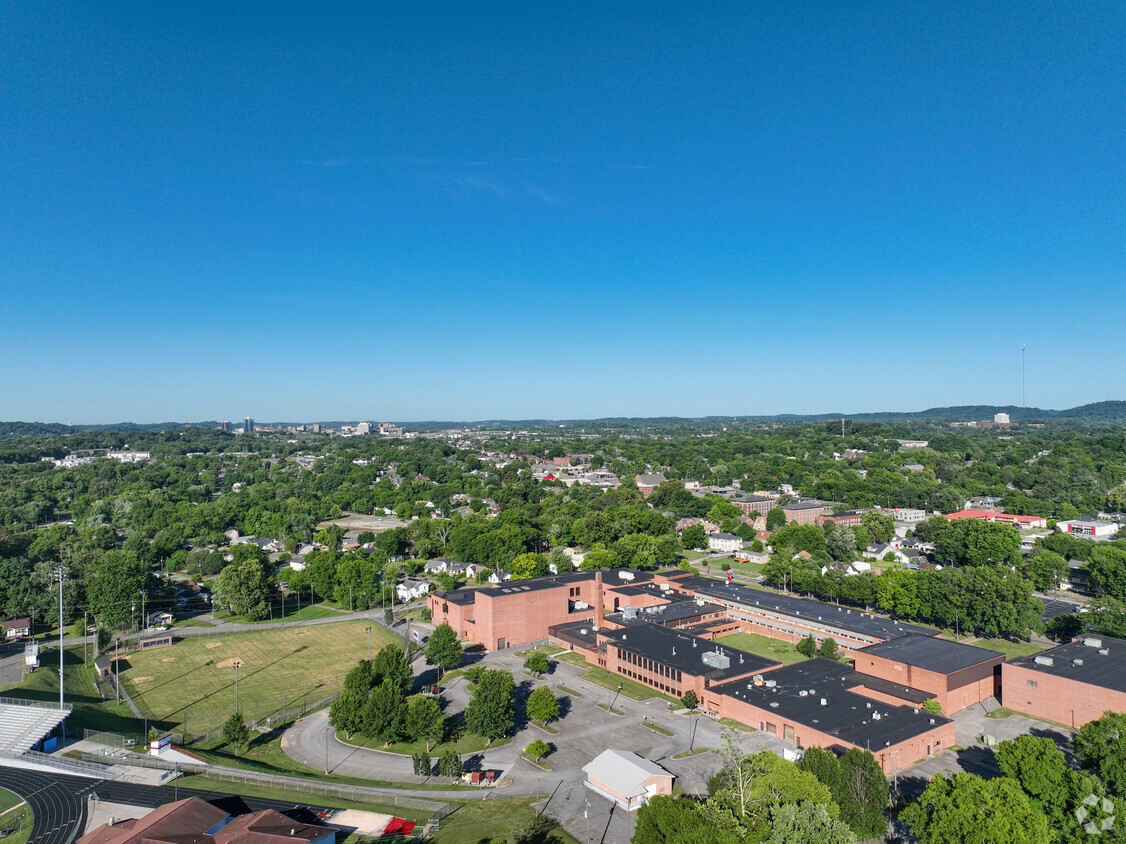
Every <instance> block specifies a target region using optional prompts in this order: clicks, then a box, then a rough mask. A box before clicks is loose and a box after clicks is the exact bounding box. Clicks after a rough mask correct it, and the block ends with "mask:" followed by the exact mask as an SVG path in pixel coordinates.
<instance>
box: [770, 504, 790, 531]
mask: <svg viewBox="0 0 1126 844" xmlns="http://www.w3.org/2000/svg"><path fill="white" fill-rule="evenodd" d="M784 524H786V511H785V510H783V509H782V508H781V507H774V508H773V509H771V510H770V512H768V513H767V514H766V529H767V530H769V531H771V532H773V531H776V530H778V528H780V527H782V526H783V525H784Z"/></svg>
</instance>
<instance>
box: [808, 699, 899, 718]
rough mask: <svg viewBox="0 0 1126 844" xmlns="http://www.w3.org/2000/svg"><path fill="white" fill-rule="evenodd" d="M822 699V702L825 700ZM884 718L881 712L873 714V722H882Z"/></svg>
mask: <svg viewBox="0 0 1126 844" xmlns="http://www.w3.org/2000/svg"><path fill="white" fill-rule="evenodd" d="M821 699H822V700H824V699H825V698H821ZM883 717H884V716H883V715H881V714H880V713H879V712H873V713H872V720H873V721H879V720H880V719H881V718H883Z"/></svg>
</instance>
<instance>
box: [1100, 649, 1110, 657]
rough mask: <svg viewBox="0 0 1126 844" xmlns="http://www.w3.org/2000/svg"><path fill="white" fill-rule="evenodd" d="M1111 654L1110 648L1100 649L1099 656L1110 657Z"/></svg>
mask: <svg viewBox="0 0 1126 844" xmlns="http://www.w3.org/2000/svg"><path fill="white" fill-rule="evenodd" d="M1109 654H1110V648H1099V656H1108V655H1109Z"/></svg>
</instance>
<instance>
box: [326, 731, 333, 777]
mask: <svg viewBox="0 0 1126 844" xmlns="http://www.w3.org/2000/svg"><path fill="white" fill-rule="evenodd" d="M331 731H332V727H325V776H326V777H327V776H328V734H329V733H330V732H331Z"/></svg>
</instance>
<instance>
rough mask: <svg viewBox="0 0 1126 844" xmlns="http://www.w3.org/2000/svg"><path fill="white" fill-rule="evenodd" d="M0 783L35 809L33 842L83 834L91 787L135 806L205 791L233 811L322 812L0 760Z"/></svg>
mask: <svg viewBox="0 0 1126 844" xmlns="http://www.w3.org/2000/svg"><path fill="white" fill-rule="evenodd" d="M0 787H3V788H6V789H8V790H9V791H14V792H15V793H16V794H18V795H20V796H21V797H23V798H24V800H26V801H27V802H28V805H30V806H31V810H32V811H33V812H35V823H34V825H33V827H32V833H31V837H30V838H29V839H28V844H71V842H72V841H74V839H75V838H77V837H78V836H79V835H81V834H82V829H83V827H84V826H85V823H86V800H87V798H88V796H89V795H90V793H91V792H96V793H97V795H98V798H99V799H101V800H108V801H111V802H114V803H130V804H133V805H135V806H161V805H163V804H165V803H171V802H172V801H174V800H177V799H179V800H183V799H184V798H185V797H201V798H203V799H204V800H211V801H214V802H217V803H219V804H220V805H221V807H222V808H223V809H225V810H226V811H228V812H229V813H230V814H232V815H235V814H242V813H244V812H246V811H252V812H256V811H259V810H261V809H276V810H277V811H279V812H283V813H285V814H286V815H288V816H289V817H291V818H293V819H294V820H298V821H300V822H302V823H311V824H315V823H319V822H320V821H319V819H318V818H317V812H318V811H320V809H319V808H318V807H310V806H307V805H301V804H296V803H285V802H282V801H280V800H266V799H264V798H260V797H236V796H232V795H229V794H226V793H224V792H219V791H198V790H196V789H190V788H173V787H172V786H150V785H136V784H133V783H123V782H114V781H111V780H94V779H88V778H86V777H74V776H68V775H66V774H48V773H44V772H41V771H26V770H23V769H22V768H7V767H2V766H0Z"/></svg>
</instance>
